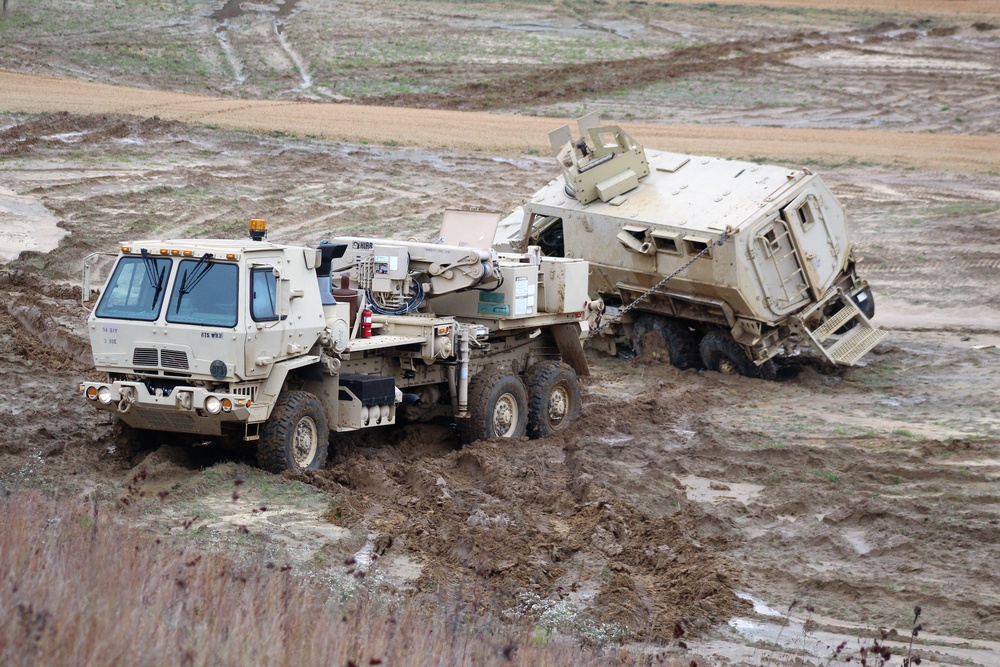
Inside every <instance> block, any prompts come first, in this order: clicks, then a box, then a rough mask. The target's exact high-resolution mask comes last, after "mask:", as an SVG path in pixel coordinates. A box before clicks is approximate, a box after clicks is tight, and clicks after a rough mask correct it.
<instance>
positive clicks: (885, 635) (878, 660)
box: [759, 600, 923, 667]
mask: <svg viewBox="0 0 1000 667" xmlns="http://www.w3.org/2000/svg"><path fill="white" fill-rule="evenodd" d="M798 606H799V601H798V600H792V603H791V604H790V605H789V606H788V609H787V610H786V611H785V613H784V615H783V616H782V620H783V624H782V627H781V629H780V630H779V631H778V634H777V636H776V637H775V640H774V645H775V647H776V648H772V649H771V650H770V652H769V653H768V654H767V655H766V656H765V657H764V658H763V659H761V661H760V663H759V664H760V665H762V666H769V665H772V664H789V662H790V661H789V660H788V656H787V655H786V656H785V658H782V659H781V660H780V661H779V662H777V663H776V662H775V651H777V650H780V649H781V647H782V643H781V637H782V635H783V634H784V632H785V630H786V628H788V627H789V626H790V625H791V621H792V611H793V610H794V609H796V608H797V607H798ZM805 609H806V610H807V611H809V612H810V613H812V612H813V611H814V609H813V608H812V607H811V606H806V607H805ZM920 613H921V608H920V605H917V606H915V607H914V608H913V623H912V627H911V631H910V641H909V645H908V646H907V648H906V657H904V658H903V661H902V666H903V667H914V666H916V665H920V663H921V658H920V656H914V655H913V640H914V639H916V637H917V636H918V635H919V634H920V631H921V630H923V625H922V624H921V623H920ZM811 623H812V622H811V621H810V620H807V621H806V622H805V623H804V624H803V627H802V630H803V633H804V634H805V635H806V636H808V635H809V634H810V632H811V631H810V630H809V626H810V624H811ZM814 627H815V626H814ZM897 637H899V635H898V634H897V633H896V631H895V630H888V629H886V628H879V629H878V632H877V634H876V636H874V637H871V638H870V639H868V640H865V641H862V642H861V643H860V645H859V646H858V647H857V648H854V649H850V648H849V647H848V643H849V642H848V641H847V640H844V641H842V642H840V644H838V645H837V646H836V647H835V648H834V649H833V652H832V653H831V654H830V655H829V656H828V657H827V658H826V662H824V663H823V664H824V665H826V666H827V667H829V666H830V665H833V664H840V663H850V664H856V665H860V666H861V667H886V665H889V664H890V661H891V659H892V657H893V655H902V653H894V652H893V648H892V647H891V646H889V645H888V642H889V641H891V640H896V641H898V640H897V639H896V638H897ZM900 650H901V649H900ZM791 663H792V664H799V661H798V660H795V659H793V660H792V661H791Z"/></svg>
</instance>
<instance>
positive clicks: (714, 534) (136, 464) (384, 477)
mask: <svg viewBox="0 0 1000 667" xmlns="http://www.w3.org/2000/svg"><path fill="white" fill-rule="evenodd" d="M16 120H17V123H16V124H15V125H14V126H12V127H8V128H7V129H5V130H2V131H0V141H2V144H0V151H2V152H3V153H4V156H5V158H4V163H3V169H2V171H0V175H2V179H3V183H4V187H5V188H7V189H8V190H10V191H14V192H17V193H20V194H19V195H18V196H19V197H20V199H19V200H18V202H20V204H21V205H22V209H19V210H20V211H23V210H24V208H23V207H24V206H26V204H25V203H24V200H25V199H31V200H33V201H35V202H41V203H44V208H45V209H46V210H47V211H49V212H50V215H51V216H53V217H54V218H55V219H56V220H58V221H59V229H60V230H61V233H64V234H65V236H64V237H63V238H62V239H61V241H60V242H59V245H58V247H56V248H54V249H51V250H48V249H43V250H35V251H30V252H25V253H22V254H21V256H20V258H19V259H18V260H16V261H13V262H10V263H8V265H7V270H6V271H4V272H3V273H2V274H0V290H2V292H3V302H4V304H5V308H6V310H7V313H8V317H6V318H5V319H4V320H3V324H2V326H3V334H2V335H3V338H4V340H3V343H4V346H5V348H7V349H8V350H10V355H9V356H8V359H7V361H6V362H5V363H4V365H3V366H2V368H0V372H2V373H3V376H4V380H5V381H4V383H3V387H4V390H3V396H2V400H3V401H4V404H5V406H6V407H7V408H8V410H9V412H5V414H4V415H3V417H2V419H3V420H4V426H5V429H6V437H5V438H4V444H3V445H2V457H0V469H2V470H3V471H4V473H3V475H4V483H5V485H8V486H11V485H17V484H44V485H47V486H52V487H55V488H56V489H58V490H59V491H58V492H60V493H99V494H103V495H104V496H106V497H109V498H112V499H113V498H114V497H115V495H116V494H118V495H121V496H125V495H127V494H128V492H127V490H126V487H127V486H128V483H129V480H131V479H132V478H133V477H134V476H135V475H137V474H139V472H140V471H142V470H145V471H146V476H145V477H144V478H143V479H142V480H140V481H139V482H138V486H139V487H140V488H141V489H142V491H143V492H144V493H145V494H146V495H147V496H148V497H149V498H156V497H157V494H159V493H160V492H162V491H166V492H168V495H166V497H165V498H164V499H162V500H160V499H158V500H156V501H155V502H153V501H150V502H151V508H150V515H151V517H152V519H151V523H153V524H154V525H155V526H156V527H157V529H159V530H165V531H175V532H176V531H179V530H180V528H179V527H178V526H180V525H182V524H183V523H184V522H185V521H186V520H190V519H191V518H192V517H194V516H196V515H197V516H199V517H200V518H199V519H198V520H197V521H196V526H195V529H197V530H199V531H200V532H199V534H200V535H202V536H203V537H204V539H206V540H207V541H210V542H223V543H235V544H237V545H238V544H239V543H240V542H241V541H245V540H247V539H249V538H248V537H247V534H246V533H245V532H244V528H246V529H248V530H249V533H250V535H251V536H253V537H255V538H256V539H260V540H266V541H269V542H270V543H272V544H273V547H274V549H275V550H276V552H278V553H281V554H282V555H283V556H284V557H286V558H289V559H292V560H294V561H295V562H296V563H297V564H300V565H301V566H302V567H306V568H328V567H335V568H336V567H341V566H340V563H341V562H342V561H343V560H344V559H345V558H348V557H350V556H351V555H352V554H355V553H358V552H365V550H366V549H367V550H368V551H374V552H375V553H378V554H380V555H381V556H382V561H381V562H382V563H385V565H384V566H382V567H383V568H384V569H383V570H382V571H383V572H384V576H385V579H386V580H387V582H389V583H393V584H394V585H396V586H398V587H400V588H401V589H403V590H408V591H412V593H411V594H415V595H424V596H427V597H428V599H429V600H437V599H439V598H440V597H441V596H454V595H460V596H462V598H463V599H464V600H465V603H466V604H468V605H469V607H470V609H475V610H476V611H477V612H478V613H485V612H490V613H495V614H498V615H499V614H501V613H502V612H503V611H504V610H506V609H509V608H511V607H512V606H514V605H515V604H516V601H517V595H518V594H519V593H523V592H524V591H533V592H536V593H538V594H539V595H542V596H543V597H545V596H551V597H558V596H560V595H565V596H566V597H567V599H570V600H573V601H574V602H575V603H577V604H579V605H580V608H582V609H590V610H591V613H592V614H593V617H594V618H595V619H596V620H599V621H603V622H609V623H617V624H620V625H623V626H628V627H630V628H632V629H633V630H635V631H636V632H637V633H638V636H639V637H640V638H642V639H646V640H652V641H656V640H659V641H664V640H668V639H669V638H670V635H671V634H672V632H673V627H674V625H675V623H676V622H678V621H683V622H684V623H685V624H686V626H688V627H689V628H690V629H691V631H692V632H694V631H698V632H699V633H700V634H701V636H703V637H708V638H711V637H716V636H719V637H725V638H728V639H730V640H733V639H734V640H736V641H737V642H740V641H746V642H749V643H751V644H752V642H753V641H754V640H757V639H766V638H767V637H768V632H769V628H770V626H769V625H768V618H767V609H766V608H765V606H764V605H767V606H769V607H770V608H771V609H777V610H781V611H784V610H785V609H786V608H787V606H788V605H789V604H790V603H791V602H792V601H793V600H798V601H799V604H798V605H797V606H798V607H799V608H800V609H803V610H804V609H805V608H806V606H808V607H809V608H811V609H813V610H814V611H812V612H804V613H805V614H806V615H808V616H812V617H814V618H813V619H812V625H810V626H809V628H808V629H809V631H810V634H809V635H807V634H806V633H805V632H804V631H803V632H800V633H798V634H797V635H796V639H797V641H799V639H800V638H801V637H806V636H814V635H815V633H816V632H820V631H821V630H832V629H834V628H837V627H840V625H841V624H842V623H844V622H853V623H858V624H860V625H862V626H866V627H875V626H879V625H886V626H893V627H899V628H901V629H903V630H904V631H905V626H906V623H907V616H908V614H909V613H910V610H911V609H912V606H913V605H914V604H921V605H922V606H923V608H924V610H925V612H924V614H925V619H926V620H925V627H927V628H928V631H930V632H933V633H935V634H941V635H946V636H949V637H952V638H954V637H964V638H968V639H969V640H970V641H972V640H976V641H972V646H974V647H976V646H983V645H984V644H982V642H980V641H979V640H991V639H995V638H997V637H998V635H1000V625H998V623H997V620H996V619H997V618H998V617H1000V616H998V612H1000V596H998V595H997V593H996V591H997V590H1000V581H998V578H997V576H996V574H995V572H994V570H993V568H992V567H991V566H990V563H992V562H994V560H995V558H996V557H998V556H1000V553H998V552H1000V546H998V544H1000V524H998V515H997V503H998V500H1000V499H998V496H997V493H996V477H997V475H998V467H1000V462H998V457H997V453H998V447H1000V414H998V412H997V410H996V404H997V399H998V390H997V387H998V386H1000V369H998V363H997V362H998V359H1000V357H998V355H1000V350H998V349H997V348H996V347H989V346H995V345H997V344H1000V317H998V311H1000V307H998V305H1000V284H998V281H997V280H996V279H995V277H996V270H997V268H998V266H1000V252H998V251H997V247H998V245H997V242H998V240H1000V239H998V236H1000V230H997V228H996V226H995V224H994V223H993V222H992V218H993V217H994V216H995V212H996V210H997V208H998V206H1000V203H998V202H997V198H998V197H997V195H996V192H997V190H998V189H1000V188H998V186H1000V183H998V181H1000V177H995V176H985V175H982V176H978V177H975V178H972V177H968V176H966V177H962V178H954V177H949V176H947V175H942V174H919V173H912V172H908V173H906V174H896V173H893V172H891V171H888V170H884V169H880V168H875V167H860V166H843V167H838V168H830V169H828V170H826V176H827V179H828V180H829V182H830V183H831V184H832V186H833V188H834V191H835V192H836V193H837V195H838V196H840V197H841V198H842V199H843V200H844V202H845V204H846V205H847V206H848V207H849V208H850V210H851V212H852V216H853V219H854V229H855V233H856V238H857V242H858V250H859V254H860V257H861V262H862V267H863V269H864V274H865V275H866V276H867V277H868V278H869V279H870V280H871V281H872V283H873V285H874V286H875V293H876V295H877V296H876V298H877V300H878V304H879V306H878V316H877V321H878V322H879V323H880V324H881V325H882V326H884V327H886V328H888V329H890V331H891V332H892V336H891V338H890V339H889V341H890V342H888V343H886V344H883V345H882V346H880V347H879V348H877V349H876V350H875V352H874V353H873V354H871V355H870V356H869V357H868V358H867V359H866V365H865V366H864V367H860V368H854V369H849V370H846V371H840V372H829V371H827V370H824V369H821V368H819V367H817V366H815V365H813V364H809V363H805V362H803V363H789V364H788V365H786V366H785V367H783V369H782V378H783V381H781V382H778V383H774V384H767V385H764V384H762V383H760V382H757V381H753V380H747V379H743V378H729V377H723V376H719V375H717V374H713V373H699V372H695V371H685V372H680V371H676V370H674V369H672V368H650V367H648V366H643V365H637V364H635V362H632V361H628V360H623V359H618V358H611V357H601V356H599V355H596V354H595V355H592V363H593V364H594V367H595V372H594V377H593V378H592V379H590V380H588V381H587V383H586V392H585V402H586V403H585V409H584V418H583V422H582V424H581V426H580V428H579V429H578V430H577V431H576V432H574V433H573V434H572V435H571V436H568V437H566V438H556V439H551V440H543V441H533V442H532V441H523V442H491V443H479V444H476V445H473V446H470V447H466V448H464V449H459V448H458V447H457V444H456V441H455V438H454V435H453V433H452V432H451V430H450V429H449V427H448V426H447V425H429V426H414V427H409V428H406V429H401V430H398V431H393V432H388V433H372V434H370V435H369V436H368V437H366V438H360V439H345V440H343V441H339V442H338V447H337V450H336V453H335V455H334V457H333V460H332V462H331V464H330V465H329V467H328V469H327V470H326V471H324V472H322V473H316V474H311V475H309V476H306V477H300V478H298V479H297V480H293V479H288V480H280V481H278V480H275V481H273V482H268V481H267V479H266V478H267V477H270V476H267V475H263V474H262V473H254V472H253V471H252V469H250V468H249V467H248V466H247V463H252V456H248V457H246V458H243V459H237V462H235V463H224V462H223V463H220V462H218V461H219V459H218V458H217V457H218V456H220V455H221V454H219V453H218V452H215V453H213V451H212V450H197V451H195V452H193V453H192V452H188V451H185V450H181V449H178V448H172V447H165V448H162V449H160V450H158V451H156V452H154V453H152V454H150V455H148V456H146V457H138V458H137V459H135V460H131V461H128V462H122V461H120V460H118V459H116V458H115V457H113V456H110V455H109V454H108V452H107V449H108V447H109V445H110V441H109V440H108V427H107V426H106V425H105V419H104V418H103V417H100V416H98V415H97V414H95V413H94V412H92V411H91V410H90V409H89V407H88V406H86V405H84V404H82V402H81V401H80V400H79V398H78V397H77V396H76V395H75V392H74V383H75V382H76V380H77V379H78V378H80V377H82V376H87V375H92V372H91V371H89V370H88V366H87V354H88V350H87V345H86V338H85V327H84V319H85V316H86V314H87V311H86V309H85V308H84V307H82V306H81V305H80V304H79V300H78V296H79V295H78V292H77V291H76V290H75V288H74V287H72V286H71V284H72V283H73V282H74V281H76V280H77V275H78V273H77V272H78V270H79V266H80V260H81V258H82V257H83V256H84V255H87V254H89V253H91V252H96V251H99V250H105V251H106V250H109V249H111V248H113V247H115V245H116V243H117V242H118V241H119V240H124V239H129V238H137V237H150V236H153V237H155V236H161V235H172V234H178V233H188V232H191V231H192V230H200V231H199V233H201V234H212V235H222V236H225V235H235V234H241V233H242V230H243V229H244V226H245V222H246V220H247V219H248V218H249V217H250V216H257V215H263V216H265V217H267V218H268V219H270V220H271V223H272V229H273V238H275V239H276V240H280V241H288V242H296V243H299V242H303V243H304V242H309V243H316V242H317V241H318V240H319V239H320V238H322V237H323V236H324V234H326V233H332V231H333V230H334V229H337V230H339V231H341V232H344V231H358V232H360V231H365V232H366V233H372V234H389V235H394V236H410V235H415V236H417V237H420V236H421V235H423V237H424V238H426V237H427V236H429V234H430V233H431V232H430V230H431V229H433V228H434V227H435V223H436V221H437V220H438V216H439V215H440V211H441V210H442V209H443V208H444V207H445V206H446V205H449V204H450V203H452V202H454V201H456V200H465V201H467V202H469V203H472V204H478V205H482V206H488V205H491V204H493V203H495V202H497V201H503V198H504V197H505V196H509V193H513V192H530V191H531V190H532V189H534V188H535V187H537V186H538V185H539V184H541V183H542V182H544V180H545V179H546V178H547V177H548V175H549V173H550V171H551V167H550V165H549V162H548V160H544V159H541V158H534V157H525V158H522V159H520V160H497V159H494V158H490V157H486V156H482V155H476V154H458V153H452V154H447V153H446V154H440V153H438V154H429V153H427V152H425V151H420V150H414V149H398V148H376V147H371V146H347V145H331V144H328V143H324V142H319V141H305V140H290V139H284V138H261V137H258V136H254V135H249V134H243V133H230V132H222V131H213V130H206V129H194V128H190V127H187V126H183V125H180V124H175V123H165V122H162V121H153V120H145V121H143V120H139V119H135V118H129V117H103V118H102V117H77V116H69V115H55V116H45V117H34V118H18V119H16ZM485 170H489V172H490V173H491V174H492V175H493V178H491V179H487V180H485V181H484V180H482V178H481V175H482V173H483V172H484V171H485ZM331 175H335V177H331ZM9 199H11V198H10V197H8V200H4V205H5V206H6V207H7V213H5V215H6V216H8V217H9V218H10V219H17V218H18V215H20V214H19V210H18V209H16V207H14V206H12V205H11V202H10V201H9ZM505 203H507V204H513V203H515V202H514V201H512V200H511V201H506V202H505ZM23 217H24V216H23V215H22V219H23ZM36 222H38V228H39V229H41V228H42V225H43V224H44V220H41V221H36ZM983 346H987V347H983ZM53 404H58V405H61V406H62V407H61V409H60V410H59V411H58V412H57V413H54V412H53V410H52V408H51V406H52V405H53ZM205 466H209V467H207V468H205ZM237 476H243V477H245V478H247V479H250V480H252V481H253V484H252V485H251V486H250V487H247V488H248V489H249V488H253V490H252V491H247V492H241V493H242V495H243V498H242V499H241V501H240V502H239V503H234V502H233V501H232V500H231V499H230V494H231V492H232V490H233V488H234V487H233V486H232V480H233V479H234V478H235V477H237ZM301 482H305V483H306V484H309V485H312V486H313V487H315V488H316V489H319V491H321V493H310V492H308V491H306V490H303V489H302V488H300V486H301V484H300V483H301ZM258 503H259V504H262V505H264V506H268V507H269V510H268V511H269V512H270V514H267V513H262V512H254V510H255V508H256V506H257V504H258ZM241 526H242V527H244V528H241ZM342 569H343V568H342ZM737 594H741V595H744V596H751V597H752V598H753V599H754V600H756V603H757V606H758V610H759V611H761V612H763V613H764V615H763V616H755V615H754V612H753V610H752V605H753V600H748V598H743V599H741V598H739V597H737ZM734 617H735V618H741V619H749V620H746V621H740V622H739V623H737V624H735V625H729V624H727V623H728V622H729V620H730V619H731V618H734ZM754 619H756V620H754ZM817 619H818V620H817ZM806 620H808V619H806ZM803 622H804V621H803ZM747 624H749V625H747ZM739 632H743V633H745V635H746V636H747V637H748V639H746V640H741V639H740V635H739ZM793 634H795V633H791V632H789V635H793ZM817 641H818V640H817ZM828 641H832V640H828ZM947 641H948V642H952V643H954V642H955V641H957V640H955V639H948V640H947ZM708 646H709V647H710V649H711V650H712V651H716V650H717V651H720V652H721V653H720V655H732V656H737V655H740V650H739V649H734V648H733V647H732V646H731V645H729V644H724V645H723V646H722V648H718V647H716V646H715V645H714V644H709V645H708ZM811 648H812V649H813V650H816V651H819V650H820V649H815V647H811ZM705 650H709V649H705ZM745 650H749V651H757V652H760V651H761V650H762V649H759V648H757V649H752V648H751V649H745ZM985 655H986V653H983V652H981V651H980V652H979V653H978V657H976V660H982V661H986V662H988V661H987V659H986V658H985V657H983V656H985ZM744 657H746V656H744ZM748 659H752V655H751V657H750V658H748ZM983 664H986V663H985V662H984V663H983Z"/></svg>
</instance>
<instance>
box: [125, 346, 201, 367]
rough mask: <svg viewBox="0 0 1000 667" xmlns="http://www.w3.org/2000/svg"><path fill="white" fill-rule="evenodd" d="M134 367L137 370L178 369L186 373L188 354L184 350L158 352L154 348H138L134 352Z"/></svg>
mask: <svg viewBox="0 0 1000 667" xmlns="http://www.w3.org/2000/svg"><path fill="white" fill-rule="evenodd" d="M132 365H133V366H135V367H137V368H156V367H158V366H162V367H163V368H176V369H178V370H184V371H186V370H187V369H188V368H189V366H188V356H187V352H184V351H182V350H157V349H156V348H154V347H137V348H135V349H134V350H133V351H132Z"/></svg>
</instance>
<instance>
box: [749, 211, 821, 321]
mask: <svg viewBox="0 0 1000 667" xmlns="http://www.w3.org/2000/svg"><path fill="white" fill-rule="evenodd" d="M750 244H751V246H750V256H751V257H752V258H753V264H754V269H755V270H756V272H757V278H758V279H759V280H760V285H761V289H762V291H763V292H764V298H765V300H766V302H767V306H768V307H769V308H770V309H771V311H772V312H773V313H775V314H776V315H784V314H785V313H788V312H791V311H793V310H795V309H797V308H799V307H801V306H803V305H805V304H806V303H808V302H809V282H808V279H807V278H806V275H805V272H804V271H803V270H802V264H801V262H800V260H799V254H798V251H797V250H796V247H795V242H794V239H793V238H792V233H791V232H790V231H789V225H788V223H787V222H785V221H784V220H782V219H781V218H780V217H777V216H776V217H773V218H771V219H769V220H767V221H765V222H764V223H762V224H761V225H759V226H758V227H757V228H756V229H755V230H754V231H753V236H752V238H751V241H750Z"/></svg>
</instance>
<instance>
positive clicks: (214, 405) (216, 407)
mask: <svg viewBox="0 0 1000 667" xmlns="http://www.w3.org/2000/svg"><path fill="white" fill-rule="evenodd" d="M205 409H206V410H208V411H209V412H211V413H212V414H213V415H217V414H219V412H220V411H222V401H220V400H219V397H218V396H209V397H208V398H206V399H205Z"/></svg>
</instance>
